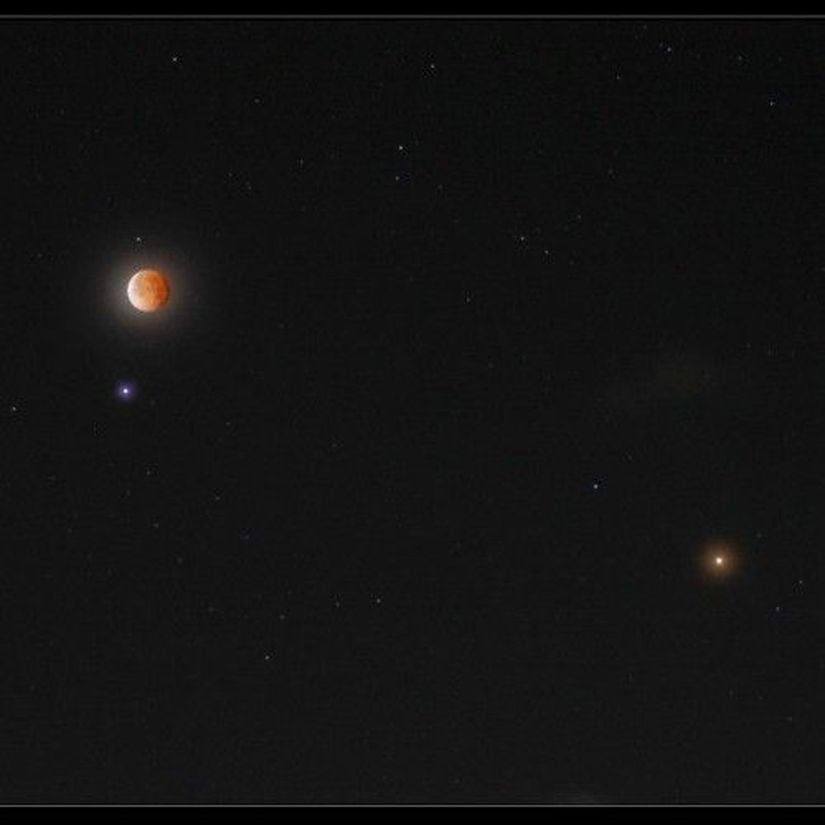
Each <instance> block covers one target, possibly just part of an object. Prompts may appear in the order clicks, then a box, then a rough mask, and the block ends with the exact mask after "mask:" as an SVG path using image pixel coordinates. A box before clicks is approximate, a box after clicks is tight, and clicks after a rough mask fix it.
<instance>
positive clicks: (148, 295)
mask: <svg viewBox="0 0 825 825" xmlns="http://www.w3.org/2000/svg"><path fill="white" fill-rule="evenodd" d="M126 291H127V294H128V295H129V303H131V305H132V306H133V307H134V308H135V309H138V310H140V311H141V312H157V310H159V309H162V308H163V307H165V306H166V304H167V303H169V292H170V290H169V281H168V279H167V278H166V276H165V275H164V274H163V273H162V272H158V271H157V270H156V269H141V270H140V271H138V272H135V274H134V275H132V277H131V278H130V279H129V286H128V288H127V290H126Z"/></svg>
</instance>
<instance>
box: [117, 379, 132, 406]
mask: <svg viewBox="0 0 825 825" xmlns="http://www.w3.org/2000/svg"><path fill="white" fill-rule="evenodd" d="M136 395H137V385H136V384H135V383H134V382H132V381H119V382H118V384H117V386H116V387H115V398H117V400H118V401H121V402H122V403H124V404H127V403H129V402H130V401H134V399H135V396H136Z"/></svg>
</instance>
